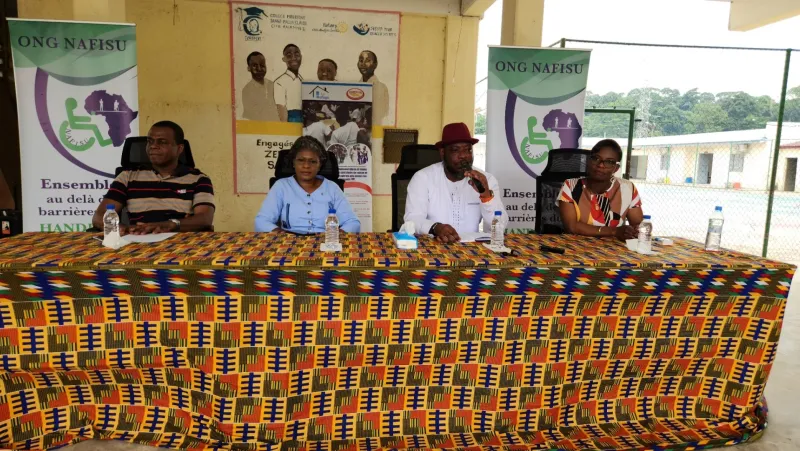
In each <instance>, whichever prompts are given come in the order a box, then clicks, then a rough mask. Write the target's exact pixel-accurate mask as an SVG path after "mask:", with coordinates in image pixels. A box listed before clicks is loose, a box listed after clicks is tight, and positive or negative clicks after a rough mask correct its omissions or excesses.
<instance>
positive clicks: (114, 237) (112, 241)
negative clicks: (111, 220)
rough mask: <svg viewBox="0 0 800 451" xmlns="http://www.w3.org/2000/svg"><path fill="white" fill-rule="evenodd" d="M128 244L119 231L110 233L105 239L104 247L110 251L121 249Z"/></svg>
mask: <svg viewBox="0 0 800 451" xmlns="http://www.w3.org/2000/svg"><path fill="white" fill-rule="evenodd" d="M126 244H128V242H127V241H125V240H124V239H123V238H122V237H120V236H119V232H118V231H114V232H110V233H108V234H107V235H106V236H105V237H104V238H103V246H104V247H107V248H109V249H115V250H116V249H119V248H121V247H122V246H124V245H126Z"/></svg>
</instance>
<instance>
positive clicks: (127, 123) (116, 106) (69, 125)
mask: <svg viewBox="0 0 800 451" xmlns="http://www.w3.org/2000/svg"><path fill="white" fill-rule="evenodd" d="M64 107H65V108H66V112H67V120H65V121H63V122H62V123H61V127H59V129H58V137H59V139H60V141H61V143H62V144H64V146H66V147H67V148H68V149H70V150H72V151H75V152H83V151H85V150H88V149H90V148H91V147H92V146H94V145H95V143H97V144H98V145H99V146H100V147H108V146H109V145H112V144H113V145H114V147H119V146H121V145H122V144H123V143H124V142H125V138H127V137H128V135H130V134H131V122H133V120H134V119H136V117H137V116H138V115H139V112H138V111H133V110H131V109H130V107H129V106H128V104H127V102H125V99H124V98H123V97H122V96H121V95H117V94H109V93H107V92H106V91H105V90H101V91H94V92H92V93H91V94H90V95H89V97H87V98H86V100H85V101H84V104H83V109H84V110H85V111H86V112H87V113H89V116H85V115H81V114H80V113H79V112H76V110H77V108H78V101H77V100H75V99H74V98H72V97H68V98H67V100H66V101H65V102H64ZM95 115H100V116H104V117H105V121H106V124H108V136H109V138H106V137H105V136H103V133H102V132H101V131H100V128H99V127H98V126H97V125H95V124H93V123H92V122H91V121H92V116H95ZM79 130H85V131H88V132H91V133H90V134H89V136H87V135H86V134H83V135H81V134H80V133H76V132H77V131H79Z"/></svg>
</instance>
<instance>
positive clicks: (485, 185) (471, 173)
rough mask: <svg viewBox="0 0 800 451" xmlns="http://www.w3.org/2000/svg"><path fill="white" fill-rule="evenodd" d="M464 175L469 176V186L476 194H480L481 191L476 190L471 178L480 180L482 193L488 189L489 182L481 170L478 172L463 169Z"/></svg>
mask: <svg viewBox="0 0 800 451" xmlns="http://www.w3.org/2000/svg"><path fill="white" fill-rule="evenodd" d="M464 177H469V179H470V180H469V184H470V186H472V188H473V189H474V190H475V192H477V193H478V194H481V192H480V191H478V188H476V187H475V182H474V181H473V179H474V180H477V181H479V182H481V185H483V190H484V193H486V191H488V190H489V182H488V181H487V180H486V176H485V175H483V174H482V173H481V172H479V171H465V172H464Z"/></svg>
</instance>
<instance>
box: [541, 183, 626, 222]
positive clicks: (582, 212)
mask: <svg viewBox="0 0 800 451" xmlns="http://www.w3.org/2000/svg"><path fill="white" fill-rule="evenodd" d="M559 202H567V203H570V204H573V206H574V207H575V213H576V215H577V218H578V222H584V223H586V224H589V225H595V226H607V227H619V226H620V225H621V224H623V223H624V222H625V217H626V216H627V215H628V210H630V209H632V208H641V207H642V199H641V198H640V197H639V191H638V190H637V189H636V185H634V184H633V183H632V182H630V181H628V180H625V179H618V178H613V179H612V180H611V186H609V187H608V189H607V190H606V191H605V192H604V193H602V194H594V193H591V192H589V190H588V189H586V179H585V178H577V179H569V180H567V181H565V182H564V186H562V187H561V193H559V196H558V200H557V201H556V204H558V203H559ZM556 206H558V205H556Z"/></svg>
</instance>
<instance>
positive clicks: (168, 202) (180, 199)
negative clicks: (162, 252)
mask: <svg viewBox="0 0 800 451" xmlns="http://www.w3.org/2000/svg"><path fill="white" fill-rule="evenodd" d="M183 139H184V138H183V129H181V127H180V126H179V125H178V124H176V123H174V122H171V121H161V122H156V123H155V124H153V126H152V127H151V128H150V132H149V133H148V134H147V155H148V156H149V157H150V163H151V164H152V168H149V167H146V168H145V167H143V168H138V169H128V170H125V171H123V172H122V173H121V174H120V175H119V176H117V178H116V179H115V180H114V182H113V183H112V184H111V188H110V189H109V190H108V193H107V194H106V195H105V198H104V199H103V201H102V202H101V203H100V206H99V207H98V208H97V211H95V213H94V217H93V218H92V225H94V226H95V227H97V228H99V229H101V230H102V228H103V215H104V214H105V212H106V208H107V207H106V206H107V205H113V206H114V208H115V209H116V210H117V213H119V212H120V211H121V210H122V208H123V207H125V206H127V207H128V217H129V218H130V224H131V225H130V226H127V227H123V226H120V229H121V230H120V231H121V232H122V233H129V234H134V235H142V234H148V233H162V232H193V231H202V230H209V229H211V225H212V224H213V222H214V187H213V186H212V185H211V179H209V178H208V176H207V175H205V174H203V173H202V172H200V171H198V170H197V169H195V168H190V167H188V166H185V165H182V164H180V163H179V162H178V158H179V157H180V154H181V152H183Z"/></svg>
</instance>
